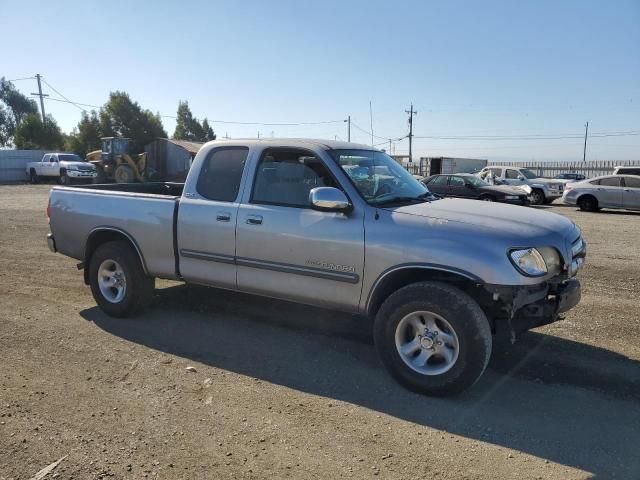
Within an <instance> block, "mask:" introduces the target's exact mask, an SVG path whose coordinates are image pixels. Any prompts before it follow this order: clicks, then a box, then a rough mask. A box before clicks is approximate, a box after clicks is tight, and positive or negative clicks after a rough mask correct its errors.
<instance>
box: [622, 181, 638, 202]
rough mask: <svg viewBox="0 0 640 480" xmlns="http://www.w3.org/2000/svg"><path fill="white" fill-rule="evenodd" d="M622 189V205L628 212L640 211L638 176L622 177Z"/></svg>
mask: <svg viewBox="0 0 640 480" xmlns="http://www.w3.org/2000/svg"><path fill="white" fill-rule="evenodd" d="M622 178H623V181H624V189H623V190H622V203H623V205H624V208H628V209H629V210H640V176H638V177H627V176H625V177H622Z"/></svg>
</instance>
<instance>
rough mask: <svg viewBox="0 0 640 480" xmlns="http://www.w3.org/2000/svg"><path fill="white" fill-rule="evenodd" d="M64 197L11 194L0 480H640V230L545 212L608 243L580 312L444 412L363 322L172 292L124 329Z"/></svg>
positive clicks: (500, 358)
mask: <svg viewBox="0 0 640 480" xmlns="http://www.w3.org/2000/svg"><path fill="white" fill-rule="evenodd" d="M49 188H50V186H47V185H35V186H26V185H22V186H1V187H0V245H1V246H2V262H0V353H1V355H2V363H1V364H0V479H1V480H4V479H10V478H11V479H29V478H32V477H33V476H34V475H35V474H36V473H37V472H38V471H39V470H40V469H42V468H43V467H46V466H47V465H49V464H51V463H52V462H55V461H56V460H58V459H60V458H62V457H65V456H66V458H64V460H62V461H61V463H60V464H59V465H58V466H57V468H55V470H53V471H52V472H51V473H50V474H49V477H48V478H51V477H54V476H55V477H56V478H59V479H72V478H73V479H94V478H96V479H97V478H127V479H129V478H163V479H181V478H184V479H193V478H198V479H205V478H211V479H220V478H318V479H326V478H343V477H345V478H352V477H353V478H375V477H376V476H377V477H378V478H393V479H396V478H397V479H401V478H402V479H404V478H436V479H440V478H442V479H454V478H455V479H457V478H469V479H471V478H473V479H476V478H487V479H498V478H505V479H507V478H508V479H512V478H519V479H522V480H524V479H535V478H544V479H579V478H592V477H599V478H629V479H638V478H640V455H639V454H638V448H639V447H638V446H639V445H640V315H639V313H638V312H639V310H640V308H639V307H640V306H639V301H638V295H639V294H640V248H638V239H639V238H640V214H632V213H624V212H610V213H583V212H579V211H576V210H574V209H571V208H568V207H562V206H557V205H552V206H550V207H545V208H547V209H548V211H553V212H556V213H559V214H562V215H566V216H568V217H570V218H571V219H573V220H575V221H576V223H578V225H579V226H580V227H581V228H582V229H583V232H584V235H585V237H586V239H587V240H588V242H589V256H588V263H587V266H586V268H585V269H584V270H583V272H582V273H581V280H582V282H583V299H582V302H581V304H580V305H579V306H578V307H577V308H575V309H574V310H572V311H571V312H569V314H568V315H567V318H566V320H564V321H562V322H559V323H556V324H554V325H550V326H547V327H544V328H540V329H537V330H536V331H533V332H529V333H528V334H526V335H524V336H523V337H522V338H521V339H520V341H519V342H518V343H517V344H516V345H514V346H508V345H498V346H496V347H495V352H494V356H493V358H492V361H491V363H490V366H489V369H488V370H487V372H486V373H485V375H484V376H483V378H482V379H481V380H480V382H479V383H478V384H477V385H476V386H475V387H474V388H473V389H471V390H470V391H468V392H466V393H465V394H463V395H462V396H459V397H456V398H453V399H433V398H428V397H424V396H420V395H416V394H413V393H410V392H407V391H406V390H403V389H402V388H401V387H399V386H397V385H396V384H395V383H394V382H393V381H392V380H391V379H390V378H389V377H388V375H387V374H386V372H385V371H384V370H383V369H382V367H381V365H380V364H379V362H378V360H377V358H376V355H375V352H374V349H373V346H372V341H371V335H370V325H369V324H368V322H367V321H364V320H363V319H361V318H357V317H352V316H346V315H341V314H336V313H332V312H327V311H323V310H318V309H313V308H309V307H302V306H298V305H293V304H289V303H286V302H279V301H274V300H268V299H262V298H254V297H248V296H246V295H240V294H232V293H229V292H220V291H217V290H213V289H205V288H201V287H191V286H189V287H186V286H184V285H181V284H178V283H173V282H164V281H163V282H158V286H159V288H158V291H157V295H156V299H155V302H154V307H153V308H152V309H150V310H149V311H148V312H147V313H146V314H144V315H143V316H141V317H140V318H137V319H135V320H117V319H112V318H109V317H107V316H105V315H104V314H102V313H101V312H100V311H99V310H98V309H97V308H96V307H95V304H94V301H93V299H92V298H91V294H90V292H89V289H88V287H86V286H85V285H84V284H83V281H82V274H81V272H78V271H77V270H76V268H75V263H76V262H75V261H74V260H72V259H69V258H66V257H63V256H61V255H55V254H52V253H50V252H49V251H48V250H47V248H46V243H45V241H44V237H45V235H46V233H47V231H48V226H47V219H46V216H45V208H46V202H47V193H48V190H49ZM523 212H526V210H525V209H523ZM187 367H193V371H188V370H187V369H186V368H187ZM56 475H57V476H56Z"/></svg>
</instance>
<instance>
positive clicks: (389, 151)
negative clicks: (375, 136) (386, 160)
mask: <svg viewBox="0 0 640 480" xmlns="http://www.w3.org/2000/svg"><path fill="white" fill-rule="evenodd" d="M389 155H391V139H389Z"/></svg>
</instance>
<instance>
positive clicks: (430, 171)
mask: <svg viewBox="0 0 640 480" xmlns="http://www.w3.org/2000/svg"><path fill="white" fill-rule="evenodd" d="M487 163H488V162H487V160H486V159H481V158H453V157H421V158H420V167H421V168H420V170H421V171H422V172H424V173H423V175H424V176H426V177H428V176H430V175H438V174H451V173H477V172H479V171H480V170H482V169H483V168H484V167H486V166H487Z"/></svg>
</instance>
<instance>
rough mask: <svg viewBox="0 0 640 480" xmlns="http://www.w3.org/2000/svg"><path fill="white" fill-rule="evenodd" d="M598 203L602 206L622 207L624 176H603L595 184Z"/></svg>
mask: <svg viewBox="0 0 640 480" xmlns="http://www.w3.org/2000/svg"><path fill="white" fill-rule="evenodd" d="M595 188H596V190H595V194H596V197H597V199H598V205H599V206H601V207H614V208H622V192H623V188H622V177H621V176H613V177H605V178H601V179H600V181H599V183H598V184H597V185H596V186H595Z"/></svg>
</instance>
